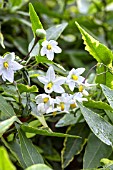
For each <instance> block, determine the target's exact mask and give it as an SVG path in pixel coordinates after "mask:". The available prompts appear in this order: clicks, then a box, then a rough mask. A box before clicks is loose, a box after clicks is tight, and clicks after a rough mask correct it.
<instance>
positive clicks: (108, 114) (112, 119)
mask: <svg viewBox="0 0 113 170" xmlns="http://www.w3.org/2000/svg"><path fill="white" fill-rule="evenodd" d="M105 112H106V115H107V116H108V117H109V119H110V120H111V122H112V123H113V111H110V110H105Z"/></svg>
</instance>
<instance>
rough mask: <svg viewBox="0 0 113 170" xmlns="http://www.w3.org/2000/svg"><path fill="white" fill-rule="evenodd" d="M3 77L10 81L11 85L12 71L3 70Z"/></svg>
mask: <svg viewBox="0 0 113 170" xmlns="http://www.w3.org/2000/svg"><path fill="white" fill-rule="evenodd" d="M2 74H3V77H4V78H5V79H7V80H8V81H10V82H11V83H12V82H13V81H14V71H13V70H11V69H5V70H4V71H3V73H2Z"/></svg>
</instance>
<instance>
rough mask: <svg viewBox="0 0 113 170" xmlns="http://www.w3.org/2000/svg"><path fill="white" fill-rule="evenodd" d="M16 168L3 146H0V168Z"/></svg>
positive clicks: (11, 169) (10, 169)
mask: <svg viewBox="0 0 113 170" xmlns="http://www.w3.org/2000/svg"><path fill="white" fill-rule="evenodd" d="M8 169H9V170H16V168H15V167H14V165H13V164H12V162H11V161H10V159H9V156H8V153H7V151H6V149H5V148H4V147H0V170H8Z"/></svg>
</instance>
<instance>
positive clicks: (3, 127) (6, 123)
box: [0, 116, 17, 137]
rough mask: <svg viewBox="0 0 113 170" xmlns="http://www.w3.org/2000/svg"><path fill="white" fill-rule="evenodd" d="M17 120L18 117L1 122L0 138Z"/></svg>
mask: <svg viewBox="0 0 113 170" xmlns="http://www.w3.org/2000/svg"><path fill="white" fill-rule="evenodd" d="M16 120H17V117H16V116H13V117H11V118H10V119H7V120H4V121H2V122H0V137H1V136H2V135H3V133H5V132H6V130H7V129H9V127H10V126H11V125H12V124H13V123H14V122H15V121H16Z"/></svg>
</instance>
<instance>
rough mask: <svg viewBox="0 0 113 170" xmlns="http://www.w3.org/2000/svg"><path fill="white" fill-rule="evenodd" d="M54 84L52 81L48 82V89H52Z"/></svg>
mask: <svg viewBox="0 0 113 170" xmlns="http://www.w3.org/2000/svg"><path fill="white" fill-rule="evenodd" d="M52 86H53V83H51V82H50V83H48V85H47V89H48V90H50V89H51V88H52Z"/></svg>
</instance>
